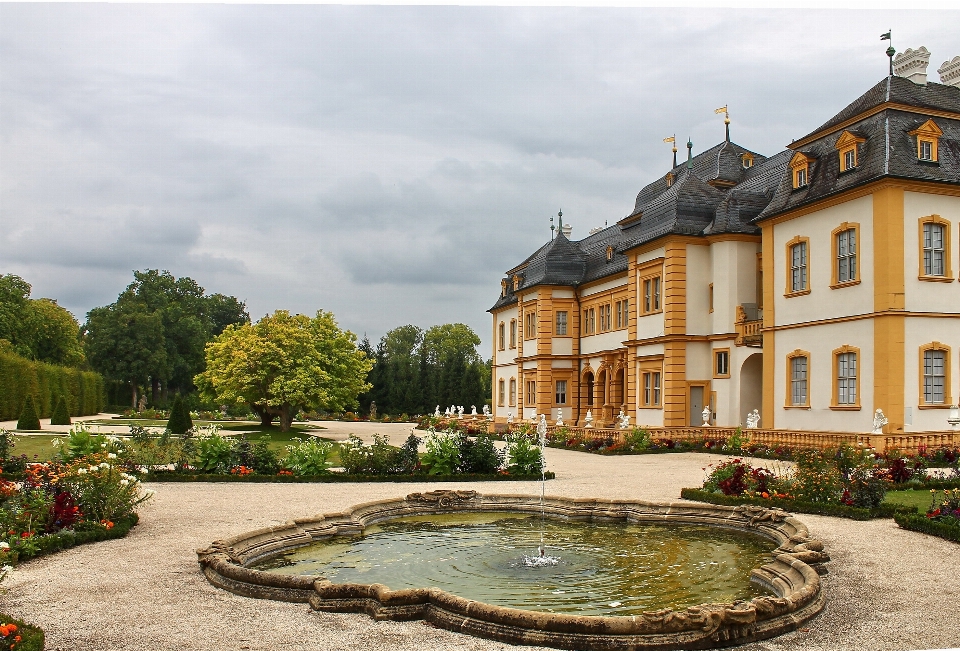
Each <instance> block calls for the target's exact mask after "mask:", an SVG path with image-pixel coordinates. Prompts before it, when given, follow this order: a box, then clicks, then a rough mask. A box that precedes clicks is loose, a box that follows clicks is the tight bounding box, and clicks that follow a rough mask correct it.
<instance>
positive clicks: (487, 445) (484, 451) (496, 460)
mask: <svg viewBox="0 0 960 651" xmlns="http://www.w3.org/2000/svg"><path fill="white" fill-rule="evenodd" d="M459 444H460V472H470V473H477V474H481V475H490V474H493V473H495V472H497V471H498V470H500V466H502V465H503V458H504V455H505V452H504V451H503V450H498V449H497V446H496V445H494V444H493V439H492V438H490V437H489V436H488V435H487V434H480V435H479V436H477V438H476V440H471V439H470V438H469V437H467V436H462V437H461V438H460V441H459Z"/></svg>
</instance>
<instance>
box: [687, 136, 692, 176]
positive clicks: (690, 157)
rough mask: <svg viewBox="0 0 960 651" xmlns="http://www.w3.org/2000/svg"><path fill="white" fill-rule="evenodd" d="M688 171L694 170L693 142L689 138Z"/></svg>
mask: <svg viewBox="0 0 960 651" xmlns="http://www.w3.org/2000/svg"><path fill="white" fill-rule="evenodd" d="M687 169H688V170H692V169H693V141H692V140H690V138H689V137H688V138H687Z"/></svg>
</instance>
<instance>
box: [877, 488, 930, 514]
mask: <svg viewBox="0 0 960 651" xmlns="http://www.w3.org/2000/svg"><path fill="white" fill-rule="evenodd" d="M883 501H884V502H887V503H890V504H897V505H899V506H910V507H913V508H915V509H917V510H918V511H920V512H921V513H926V512H927V509H928V508H930V491H927V490H916V491H915V490H906V491H889V492H888V493H887V495H886V497H884V498H883Z"/></svg>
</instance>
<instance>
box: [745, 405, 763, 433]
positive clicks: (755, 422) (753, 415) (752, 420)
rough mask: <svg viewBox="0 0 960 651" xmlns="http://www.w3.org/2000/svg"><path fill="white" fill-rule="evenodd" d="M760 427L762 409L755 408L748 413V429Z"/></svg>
mask: <svg viewBox="0 0 960 651" xmlns="http://www.w3.org/2000/svg"><path fill="white" fill-rule="evenodd" d="M758 427H760V410H759V409H754V410H753V411H751V412H750V413H749V414H747V429H757V428H758Z"/></svg>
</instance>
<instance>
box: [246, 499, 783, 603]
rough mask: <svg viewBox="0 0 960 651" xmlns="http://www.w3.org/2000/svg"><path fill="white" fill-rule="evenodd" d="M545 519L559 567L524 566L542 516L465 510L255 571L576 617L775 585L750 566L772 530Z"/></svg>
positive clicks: (762, 553) (394, 526)
mask: <svg viewBox="0 0 960 651" xmlns="http://www.w3.org/2000/svg"><path fill="white" fill-rule="evenodd" d="M542 526H543V535H544V541H545V542H546V545H547V548H546V552H547V554H548V555H549V556H554V557H557V558H558V559H559V561H558V563H557V564H556V565H546V566H542V567H529V566H527V565H526V564H524V555H529V556H535V555H536V554H537V546H538V545H539V544H540V530H541V519H540V518H539V517H538V516H523V515H518V514H516V513H469V514H464V513H459V514H449V515H427V516H415V517H407V518H398V519H396V520H391V521H388V522H383V523H380V524H377V525H372V526H368V527H367V528H366V529H365V530H364V532H363V534H361V535H359V536H349V537H348V536H337V537H335V538H331V539H329V540H326V541H322V542H319V543H314V544H312V545H308V546H306V547H301V548H299V549H296V550H292V551H289V552H286V553H284V554H281V555H278V556H275V557H272V558H269V559H266V560H263V561H260V562H258V563H256V564H254V565H252V566H251V569H256V570H264V571H268V572H273V573H279V574H295V575H311V576H318V577H320V576H322V577H324V578H326V579H328V580H329V581H331V582H333V583H365V584H372V583H379V584H383V585H386V586H387V587H389V588H390V589H392V590H400V589H404V588H423V587H437V588H441V589H442V590H446V591H447V592H450V593H452V594H455V595H458V596H460V597H464V598H466V599H472V600H474V601H482V602H484V603H488V604H495V605H498V606H507V607H512V608H522V609H526V610H535V611H543V612H550V613H570V614H578V615H639V614H641V613H643V612H645V611H653V610H659V609H661V608H673V609H683V608H686V607H688V606H695V605H697V604H701V603H711V602H714V603H717V602H720V603H733V602H735V601H741V600H749V599H752V598H753V597H755V596H759V595H763V594H770V593H769V592H767V591H766V590H764V589H762V588H761V587H759V586H757V585H756V584H752V583H751V582H750V572H751V570H752V569H754V568H756V567H759V566H761V565H763V564H764V563H766V562H769V561H770V560H771V556H770V554H771V552H772V551H773V550H774V549H775V548H776V544H775V543H773V542H772V541H770V540H768V539H766V538H761V537H759V536H755V535H751V534H749V533H745V532H738V531H730V530H723V529H718V528H715V527H707V526H698V525H689V524H688V525H684V524H680V525H673V526H658V525H641V524H627V523H623V522H565V521H558V520H546V521H543V522H542Z"/></svg>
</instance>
